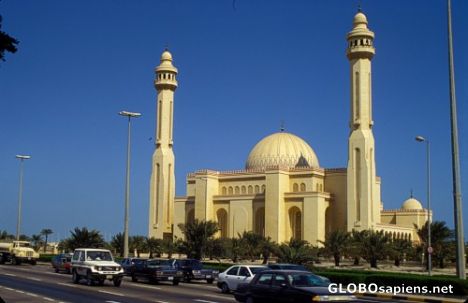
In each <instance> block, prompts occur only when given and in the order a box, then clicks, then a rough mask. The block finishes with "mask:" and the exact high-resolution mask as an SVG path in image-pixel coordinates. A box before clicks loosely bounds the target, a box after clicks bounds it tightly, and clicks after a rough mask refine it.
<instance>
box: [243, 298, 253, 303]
mask: <svg viewBox="0 0 468 303" xmlns="http://www.w3.org/2000/svg"><path fill="white" fill-rule="evenodd" d="M254 302H255V301H254V299H253V298H252V297H247V299H246V300H245V303H254Z"/></svg>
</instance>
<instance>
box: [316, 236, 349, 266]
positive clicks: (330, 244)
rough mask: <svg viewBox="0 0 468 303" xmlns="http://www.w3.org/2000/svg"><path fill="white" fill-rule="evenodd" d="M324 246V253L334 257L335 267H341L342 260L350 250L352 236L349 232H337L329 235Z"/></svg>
mask: <svg viewBox="0 0 468 303" xmlns="http://www.w3.org/2000/svg"><path fill="white" fill-rule="evenodd" d="M322 243H323V244H324V249H323V251H324V252H325V254H329V255H332V256H333V259H334V261H335V266H340V258H341V256H343V255H344V254H345V253H346V251H347V250H348V249H349V246H350V244H351V235H350V234H349V232H346V231H343V230H339V229H337V230H335V231H332V232H330V233H329V234H327V236H326V237H325V241H324V242H322Z"/></svg>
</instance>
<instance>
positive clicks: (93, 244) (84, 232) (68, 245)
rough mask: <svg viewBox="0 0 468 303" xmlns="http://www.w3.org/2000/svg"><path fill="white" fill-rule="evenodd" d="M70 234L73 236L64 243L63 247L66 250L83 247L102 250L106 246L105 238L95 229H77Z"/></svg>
mask: <svg viewBox="0 0 468 303" xmlns="http://www.w3.org/2000/svg"><path fill="white" fill-rule="evenodd" d="M70 233H71V236H70V237H69V238H67V239H65V240H64V241H63V243H62V247H63V248H65V249H69V250H74V249H76V248H81V247H85V248H101V247H104V246H105V241H104V238H103V237H102V235H101V233H100V232H99V231H97V230H95V229H92V230H88V228H86V227H82V228H78V227H75V229H74V230H73V231H70Z"/></svg>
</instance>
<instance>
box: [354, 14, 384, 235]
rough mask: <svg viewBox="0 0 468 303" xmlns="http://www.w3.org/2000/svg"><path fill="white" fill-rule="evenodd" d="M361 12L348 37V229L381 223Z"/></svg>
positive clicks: (369, 35)
mask: <svg viewBox="0 0 468 303" xmlns="http://www.w3.org/2000/svg"><path fill="white" fill-rule="evenodd" d="M367 25H368V22H367V17H366V16H365V15H364V14H363V13H362V12H361V9H360V5H359V7H358V13H357V14H356V15H355V16H354V19H353V29H352V30H351V32H349V33H348V35H347V40H348V47H347V52H346V54H347V57H348V60H349V63H350V67H351V70H350V79H351V111H350V121H349V127H350V135H349V141H348V168H347V228H348V231H351V230H353V229H357V230H363V229H370V228H373V227H374V226H375V224H376V223H378V222H380V185H379V184H378V183H377V179H376V169H375V156H374V153H375V144H374V135H373V133H372V126H373V124H374V122H373V120H372V82H371V81H372V73H371V68H372V64H371V60H372V58H373V57H374V54H375V48H374V33H373V32H372V31H370V30H369V28H368V27H367Z"/></svg>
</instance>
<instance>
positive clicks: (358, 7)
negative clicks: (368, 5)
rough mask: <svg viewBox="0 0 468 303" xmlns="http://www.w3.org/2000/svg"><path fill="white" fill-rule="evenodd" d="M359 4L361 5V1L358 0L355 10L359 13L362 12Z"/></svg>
mask: <svg viewBox="0 0 468 303" xmlns="http://www.w3.org/2000/svg"><path fill="white" fill-rule="evenodd" d="M361 6H362V1H361V0H360V1H359V2H358V6H357V11H358V13H361V12H362V8H361Z"/></svg>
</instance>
